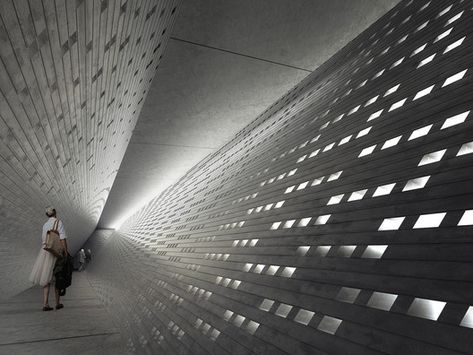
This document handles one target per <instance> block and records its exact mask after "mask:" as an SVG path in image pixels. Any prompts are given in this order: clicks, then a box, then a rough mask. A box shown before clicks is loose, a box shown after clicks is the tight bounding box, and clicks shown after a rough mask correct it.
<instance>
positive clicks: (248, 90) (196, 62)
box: [0, 0, 398, 297]
mask: <svg viewBox="0 0 473 355" xmlns="http://www.w3.org/2000/svg"><path fill="white" fill-rule="evenodd" d="M397 2H398V1H397V0H383V1H370V0H359V1H344V0H336V1H330V2H329V1H303V0H298V1H289V0H271V1H270V0H258V1H254V0H244V1H230V0H228V1H221V0H219V1H217V0H198V1H197V0H195V1H194V0H193V1H184V2H182V4H179V0H128V1H126V0H121V1H118V0H116V1H113V0H109V1H107V0H101V1H100V0H91V1H89V0H87V1H85V0H77V1H69V0H55V1H53V0H42V1H38V0H29V1H28V0H15V1H13V0H4V1H0V223H1V226H2V229H1V231H0V269H1V270H2V271H1V272H0V285H1V286H0V288H1V292H0V297H8V296H10V295H13V294H15V293H17V292H19V291H21V290H22V289H24V288H26V287H27V286H28V281H27V278H28V274H29V272H30V270H31V266H32V264H33V260H34V258H35V257H36V254H37V252H38V250H39V247H40V231H41V226H42V224H43V222H44V219H45V216H44V207H45V206H47V205H53V206H55V207H56V208H57V209H58V211H59V216H60V218H62V219H63V220H64V222H65V225H66V229H67V232H68V236H69V245H70V247H71V250H72V251H75V250H77V248H78V247H80V246H81V245H82V244H83V243H84V241H85V240H86V239H87V238H88V237H89V235H90V234H91V233H92V232H93V230H94V229H95V228H96V226H97V224H98V222H99V219H100V218H101V222H100V225H101V226H102V227H113V226H114V225H115V224H116V223H117V222H118V221H119V220H120V219H122V218H123V217H125V216H126V215H127V214H129V213H131V212H133V211H134V209H135V208H136V207H138V206H139V205H141V204H142V203H143V202H145V201H146V200H148V199H149V198H151V197H153V196H154V195H155V194H157V193H159V192H161V191H162V190H163V189H164V188H166V187H167V186H169V185H170V184H171V183H173V182H175V181H176V180H177V179H178V178H179V177H181V176H182V175H183V174H184V173H185V172H186V171H187V170H189V169H190V168H191V167H192V166H194V165H195V164H196V163H197V162H199V161H200V160H201V159H202V158H204V157H205V156H206V155H208V154H210V153H212V152H214V151H215V150H216V149H218V148H219V147H220V146H222V145H223V144H224V143H225V142H227V141H228V140H230V139H231V138H232V136H234V135H235V134H236V133H237V132H238V131H239V130H240V129H242V128H243V127H245V126H246V125H247V124H248V123H250V122H251V121H253V120H254V119H255V118H256V117H257V116H258V115H259V114H260V113H261V112H263V111H264V110H265V109H266V108H267V107H268V106H270V105H271V104H272V103H273V102H274V101H276V100H277V99H278V98H279V97H281V96H282V95H283V94H284V93H285V92H286V91H288V90H289V89H290V88H291V87H293V86H294V85H296V84H297V83H298V82H299V81H300V80H302V79H303V78H304V77H305V76H307V75H308V74H309V73H310V72H311V71H312V70H313V69H314V68H316V67H318V66H319V65H320V64H321V63H323V62H324V61H325V60H326V59H328V58H329V57H330V56H331V55H332V54H334V53H335V52H336V51H337V50H339V49H340V48H341V47H343V46H344V45H345V44H346V43H347V42H348V41H350V40H351V39H353V38H354V37H355V36H356V35H357V34H359V33H360V32H361V31H363V30H364V29H365V28H366V27H368V26H369V25H370V24H371V23H372V22H373V21H375V20H376V19H377V18H379V17H380V16H381V15H382V14H384V13H385V12H386V11H387V10H389V9H390V8H391V7H392V6H393V5H394V4H395V3H397ZM178 14H179V15H178ZM176 20H177V22H176ZM175 22H176V25H174V23H175ZM156 74H157V75H156ZM155 75H156V78H155V79H154V80H153V78H154V77H155ZM137 122H138V123H137ZM135 125H136V128H135ZM125 152H126V154H125ZM105 206H106V207H105ZM104 207H105V209H104Z"/></svg>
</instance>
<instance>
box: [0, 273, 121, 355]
mask: <svg viewBox="0 0 473 355" xmlns="http://www.w3.org/2000/svg"><path fill="white" fill-rule="evenodd" d="M41 292H42V290H41V289H40V288H37V287H33V288H31V289H28V290H26V291H24V292H23V293H21V294H19V295H18V296H16V297H14V298H12V299H10V300H8V301H5V302H1V303H0V354H2V355H3V354H35V355H36V354H48V355H49V354H61V355H62V354H102V355H103V354H126V353H127V352H126V347H125V342H124V340H123V338H122V337H121V335H120V333H119V332H118V329H117V328H116V327H115V326H114V325H113V323H112V319H111V316H110V314H108V313H107V311H106V310H105V308H104V307H103V306H102V304H101V303H100V301H99V299H98V298H97V296H96V295H95V293H94V290H93V289H92V287H91V286H90V284H89V282H88V280H87V271H85V272H81V273H79V272H75V273H74V275H73V285H72V286H71V287H70V288H68V289H67V294H66V296H65V297H64V298H63V299H62V300H61V302H62V303H63V304H64V308H63V309H61V310H58V311H56V310H54V311H50V312H43V311H42V300H41V297H42V296H41ZM51 296H52V298H50V302H49V304H50V305H53V304H54V303H55V301H54V296H53V292H51V294H50V297H51Z"/></svg>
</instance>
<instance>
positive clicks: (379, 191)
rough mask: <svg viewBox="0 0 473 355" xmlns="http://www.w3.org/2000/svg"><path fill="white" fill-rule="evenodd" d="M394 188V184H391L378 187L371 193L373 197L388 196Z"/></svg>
mask: <svg viewBox="0 0 473 355" xmlns="http://www.w3.org/2000/svg"><path fill="white" fill-rule="evenodd" d="M394 186H396V183H395V182H394V183H392V184H386V185H381V186H378V187H377V188H376V190H375V191H374V193H373V197H377V196H384V195H389V194H390V193H391V191H392V190H393V189H394Z"/></svg>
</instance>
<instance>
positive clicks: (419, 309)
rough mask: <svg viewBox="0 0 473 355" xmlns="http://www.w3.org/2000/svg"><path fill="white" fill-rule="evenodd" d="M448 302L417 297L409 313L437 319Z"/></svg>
mask: <svg viewBox="0 0 473 355" xmlns="http://www.w3.org/2000/svg"><path fill="white" fill-rule="evenodd" d="M446 304H447V303H446V302H442V301H434V300H429V299H425V298H416V299H414V301H413V302H412V304H411V306H410V307H409V309H408V310H407V314H408V315H410V316H414V317H420V318H425V319H430V320H437V319H438V318H439V317H440V314H441V313H442V311H443V309H444V307H445V305H446Z"/></svg>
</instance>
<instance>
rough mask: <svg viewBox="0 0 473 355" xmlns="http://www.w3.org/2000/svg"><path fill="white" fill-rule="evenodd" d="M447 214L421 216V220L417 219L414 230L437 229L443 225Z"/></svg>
mask: <svg viewBox="0 0 473 355" xmlns="http://www.w3.org/2000/svg"><path fill="white" fill-rule="evenodd" d="M446 214H447V213H446V212H441V213H429V214H423V215H420V216H419V218H417V221H416V223H415V225H414V229H420V228H437V227H439V226H440V223H442V221H443V219H444V217H445V215H446Z"/></svg>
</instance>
